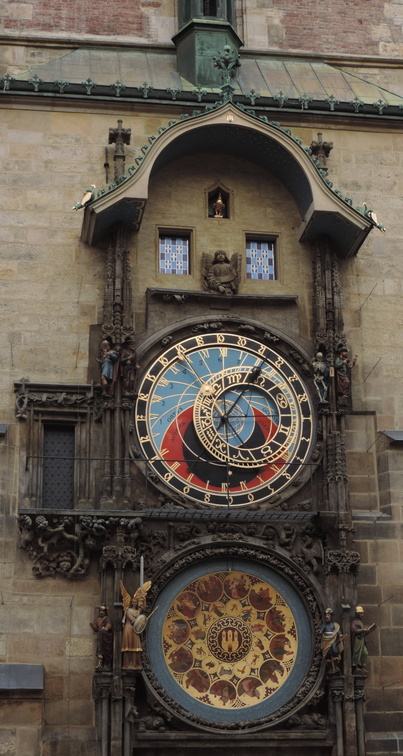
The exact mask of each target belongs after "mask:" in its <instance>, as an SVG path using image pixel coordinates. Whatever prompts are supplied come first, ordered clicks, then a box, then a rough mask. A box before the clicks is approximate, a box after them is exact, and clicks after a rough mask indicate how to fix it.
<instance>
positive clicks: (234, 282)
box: [202, 249, 241, 296]
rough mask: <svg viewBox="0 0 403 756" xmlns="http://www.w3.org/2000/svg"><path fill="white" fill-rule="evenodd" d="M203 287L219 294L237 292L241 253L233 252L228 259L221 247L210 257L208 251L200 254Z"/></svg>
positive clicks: (239, 278)
mask: <svg viewBox="0 0 403 756" xmlns="http://www.w3.org/2000/svg"><path fill="white" fill-rule="evenodd" d="M202 273H203V288H204V289H205V291H213V292H218V293H219V294H227V295H228V296H231V295H232V294H237V292H238V288H239V282H240V280H241V255H239V254H238V253H236V252H235V253H234V254H233V255H232V256H231V260H229V258H228V256H227V254H226V252H224V250H223V249H218V250H217V252H216V253H215V254H214V257H212V256H211V255H210V254H209V253H208V252H204V253H203V256H202Z"/></svg>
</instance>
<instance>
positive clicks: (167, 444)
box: [135, 333, 313, 506]
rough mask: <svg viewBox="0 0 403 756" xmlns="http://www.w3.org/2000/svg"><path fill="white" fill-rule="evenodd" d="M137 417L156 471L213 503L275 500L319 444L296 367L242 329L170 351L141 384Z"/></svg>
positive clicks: (185, 343)
mask: <svg viewBox="0 0 403 756" xmlns="http://www.w3.org/2000/svg"><path fill="white" fill-rule="evenodd" d="M135 421H136V430H137V437H138V440H139V444H140V446H141V449H142V452H143V454H144V457H145V459H146V460H147V468H148V471H149V472H150V471H151V472H153V473H154V474H156V475H157V476H158V477H159V478H160V480H161V481H162V482H163V483H165V484H166V485H167V486H168V487H169V488H171V489H172V490H173V491H175V492H176V493H178V494H180V495H183V496H186V497H187V498H189V499H191V500H193V501H197V502H199V503H202V504H207V505H209V504H210V505H215V506H242V505H248V504H252V503H254V502H260V501H263V500H267V499H269V497H270V496H271V495H273V494H275V493H278V492H279V491H281V490H282V489H283V488H285V486H287V485H288V484H289V483H290V481H291V480H294V479H295V477H296V476H297V475H298V474H299V473H300V472H301V469H302V467H303V466H304V465H305V464H306V463H307V461H308V459H309V455H310V452H311V449H312V444H313V411H312V403H311V400H310V398H309V394H308V392H307V389H306V387H305V385H304V384H303V382H302V380H301V378H300V377H299V376H298V375H297V373H296V372H295V370H294V368H293V367H292V366H291V364H290V363H289V362H288V361H287V360H286V359H285V358H284V357H283V356H280V355H279V354H278V353H277V352H275V351H274V350H273V349H272V348H271V347H268V346H266V345H264V344H261V343H260V342H259V341H258V340H256V339H253V338H249V337H248V336H239V335H237V334H232V333H211V334H206V335H203V336H199V335H197V336H192V337H190V338H187V339H184V340H182V341H180V342H179V343H177V344H175V345H173V346H170V347H169V348H168V349H166V350H165V352H163V354H161V355H160V357H158V359H156V360H155V361H154V362H153V363H152V365H151V366H150V367H149V368H148V370H147V372H146V374H145V375H144V376H143V378H142V380H141V383H140V387H139V392H138V400H137V407H136V417H135Z"/></svg>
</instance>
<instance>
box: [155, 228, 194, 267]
mask: <svg viewBox="0 0 403 756" xmlns="http://www.w3.org/2000/svg"><path fill="white" fill-rule="evenodd" d="M159 272H160V273H173V274H174V275H177V276H184V275H188V274H189V237H188V236H160V242H159Z"/></svg>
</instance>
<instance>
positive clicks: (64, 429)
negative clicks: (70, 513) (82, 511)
mask: <svg viewBox="0 0 403 756" xmlns="http://www.w3.org/2000/svg"><path fill="white" fill-rule="evenodd" d="M74 449H75V428H74V425H45V426H44V437H43V482H42V506H43V507H44V508H46V509H72V508H73V506H74Z"/></svg>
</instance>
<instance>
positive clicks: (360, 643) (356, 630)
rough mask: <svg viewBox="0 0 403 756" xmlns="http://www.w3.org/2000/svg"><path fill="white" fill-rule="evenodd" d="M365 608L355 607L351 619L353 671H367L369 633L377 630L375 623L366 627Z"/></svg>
mask: <svg viewBox="0 0 403 756" xmlns="http://www.w3.org/2000/svg"><path fill="white" fill-rule="evenodd" d="M363 617H364V609H363V608H362V606H356V607H355V617H354V619H353V620H352V621H351V626H350V629H351V663H352V667H353V672H358V673H360V672H361V673H362V672H364V673H366V667H365V664H366V661H367V658H368V648H367V635H369V633H372V631H373V630H375V628H376V625H375V623H374V624H372V625H370V626H369V627H364V623H363V621H362V620H363Z"/></svg>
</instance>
